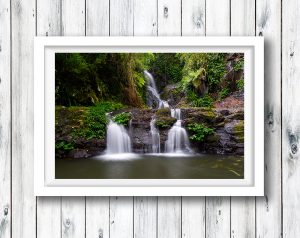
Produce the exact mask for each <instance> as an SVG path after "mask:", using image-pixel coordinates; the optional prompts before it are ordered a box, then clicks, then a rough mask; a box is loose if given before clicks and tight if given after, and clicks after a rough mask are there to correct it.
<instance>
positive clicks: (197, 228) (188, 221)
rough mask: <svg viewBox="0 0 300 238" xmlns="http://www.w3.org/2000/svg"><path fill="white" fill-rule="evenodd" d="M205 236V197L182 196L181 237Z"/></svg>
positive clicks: (194, 237)
mask: <svg viewBox="0 0 300 238" xmlns="http://www.w3.org/2000/svg"><path fill="white" fill-rule="evenodd" d="M196 237H205V198H204V197H182V238H196Z"/></svg>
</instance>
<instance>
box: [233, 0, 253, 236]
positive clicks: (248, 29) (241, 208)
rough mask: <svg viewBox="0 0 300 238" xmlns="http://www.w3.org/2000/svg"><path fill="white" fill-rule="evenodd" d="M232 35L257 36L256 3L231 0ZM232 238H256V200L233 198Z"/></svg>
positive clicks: (246, 0)
mask: <svg viewBox="0 0 300 238" xmlns="http://www.w3.org/2000/svg"><path fill="white" fill-rule="evenodd" d="M230 15H231V22H230V27H231V35H232V36H254V35H255V1H251V0H245V1H239V0H231V12H230ZM230 219H231V237H232V238H236V237H247V238H250V237H255V198H253V197H232V198H231V216H230Z"/></svg>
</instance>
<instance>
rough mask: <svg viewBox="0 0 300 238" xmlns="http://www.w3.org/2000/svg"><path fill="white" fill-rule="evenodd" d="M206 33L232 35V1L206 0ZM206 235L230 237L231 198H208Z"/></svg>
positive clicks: (209, 34) (210, 34)
mask: <svg viewBox="0 0 300 238" xmlns="http://www.w3.org/2000/svg"><path fill="white" fill-rule="evenodd" d="M206 35H208V36H226V35H227V36H228V35H230V1H229V0H210V1H206ZM206 237H224V238H225V237H230V198H229V197H208V198H207V199H206Z"/></svg>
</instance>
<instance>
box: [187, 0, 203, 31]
mask: <svg viewBox="0 0 300 238" xmlns="http://www.w3.org/2000/svg"><path fill="white" fill-rule="evenodd" d="M182 35H183V36H198V35H199V36H203V35H205V0H185V1H182Z"/></svg>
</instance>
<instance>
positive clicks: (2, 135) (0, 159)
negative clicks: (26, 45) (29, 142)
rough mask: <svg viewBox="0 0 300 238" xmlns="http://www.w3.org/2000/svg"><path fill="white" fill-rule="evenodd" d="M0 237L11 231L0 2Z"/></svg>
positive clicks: (5, 24) (5, 42)
mask: <svg viewBox="0 0 300 238" xmlns="http://www.w3.org/2000/svg"><path fill="white" fill-rule="evenodd" d="M0 22H1V27H0V112H1V113H0V191H1V192H0V237H3V238H8V237H10V233H11V232H10V229H11V193H10V185H11V180H10V173H11V170H10V166H11V107H10V106H11V104H10V103H11V101H10V98H11V78H10V57H11V55H10V47H11V44H10V43H11V42H10V3H9V1H3V0H1V1H0Z"/></svg>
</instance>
